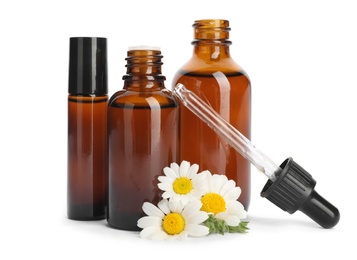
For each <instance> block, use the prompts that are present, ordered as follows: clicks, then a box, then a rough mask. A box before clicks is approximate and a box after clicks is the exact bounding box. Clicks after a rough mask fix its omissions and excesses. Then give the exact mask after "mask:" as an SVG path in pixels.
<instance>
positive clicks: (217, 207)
mask: <svg viewBox="0 0 357 260" xmlns="http://www.w3.org/2000/svg"><path fill="white" fill-rule="evenodd" d="M202 174H206V176H207V179H206V181H207V186H206V188H207V190H206V191H205V193H204V195H203V196H202V197H201V202H202V208H201V210H203V211H206V212H208V213H211V214H214V217H215V218H216V219H220V220H224V221H225V222H226V223H227V225H229V226H238V225H239V223H240V222H241V219H244V218H246V217H247V212H246V211H245V210H244V207H243V205H242V204H241V203H240V202H239V201H237V199H238V198H239V196H240V194H241V189H240V187H236V183H235V181H233V180H228V178H227V177H226V176H225V175H219V174H213V175H212V174H211V173H210V172H209V171H204V172H202Z"/></svg>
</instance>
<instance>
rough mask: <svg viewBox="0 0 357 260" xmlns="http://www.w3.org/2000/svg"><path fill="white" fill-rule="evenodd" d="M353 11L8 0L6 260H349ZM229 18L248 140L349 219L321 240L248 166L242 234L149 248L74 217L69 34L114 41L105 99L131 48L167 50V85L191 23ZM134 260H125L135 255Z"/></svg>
mask: <svg viewBox="0 0 357 260" xmlns="http://www.w3.org/2000/svg"><path fill="white" fill-rule="evenodd" d="M356 11H357V8H356V5H355V3H354V2H353V1H346V0H336V1H328V0H327V1H326V0H325V1H313V0H310V1H303V0H299V1H278V0H270V1H264V0H262V1H254V0H253V1H240V0H235V1H224V0H221V1H210V0H206V1H201V0H199V1H197V0H195V1H182V0H181V1H167V0H166V1H154V0H152V1H141V0H140V1H139V0H136V1H135V0H132V1H106V0H101V1H91V0H86V1H74V0H73V1H38V0H32V1H15V0H14V1H2V2H1V4H0V29H1V34H0V37H1V38H0V53H1V54H0V73H1V74H0V75H1V77H0V82H1V83H0V87H1V88H0V90H1V102H0V118H1V121H0V122H1V135H0V151H1V157H0V239H1V242H0V258H1V259H100V258H101V259H123V257H124V256H123V255H127V256H126V257H128V256H129V257H135V259H136V257H137V259H139V258H140V259H146V258H150V259H151V258H153V257H158V258H159V257H160V259H195V258H196V259H197V258H198V257H199V258H200V259H204V258H205V259H224V258H228V257H229V258H231V259H259V258H258V257H264V259H301V258H304V259H314V258H319V259H323V258H326V257H330V258H329V259H333V258H336V257H341V256H349V257H348V259H355V257H356V256H357V253H356V248H355V235H356V231H357V230H356V219H355V216H356V214H355V213H356V198H357V195H356V185H357V184H356V181H357V178H356V174H357V172H356V167H355V162H356V155H357V154H356V151H355V147H356V145H357V138H356V133H357V127H356V125H357V124H356V111H357V105H356V91H355V89H356V87H357V77H356V76H357V65H356V64H357V37H356V34H357V15H356V13H357V12H356ZM206 18H223V19H228V20H229V21H230V26H231V28H232V31H231V34H230V35H231V40H232V41H233V45H232V46H231V54H232V56H233V57H234V59H235V60H236V61H237V62H238V63H239V64H240V65H241V66H242V67H243V68H244V69H245V70H246V72H247V73H248V74H249V76H250V79H251V82H252V89H253V99H252V109H253V118H252V129H253V133H252V140H253V143H254V144H255V145H256V146H257V147H258V148H260V149H261V150H262V151H264V152H265V153H266V154H268V155H270V157H272V158H273V159H274V160H276V162H277V163H280V162H281V161H283V160H284V159H285V158H286V157H289V156H292V157H293V158H294V159H295V160H296V161H297V162H298V163H299V164H301V165H302V166H303V167H304V168H305V169H306V170H308V171H309V172H310V173H311V174H312V175H313V176H314V178H315V179H316V180H317V186H316V190H317V191H318V192H319V193H320V194H322V195H323V196H324V197H325V198H326V199H328V200H330V201H331V202H332V203H333V204H335V205H336V206H337V207H338V208H339V209H340V212H341V221H340V223H339V224H338V225H337V226H336V227H335V228H333V229H329V230H325V229H322V228H320V227H319V226H318V225H317V224H315V223H314V222H312V221H311V220H310V219H308V218H307V217H306V216H305V215H303V214H302V213H300V212H297V213H295V214H293V215H290V214H288V213H286V212H283V211H281V210H280V209H278V208H276V207H275V206H274V205H272V204H271V203H270V202H268V201H267V200H266V199H263V198H261V197H260V195H259V194H260V191H261V189H262V188H263V186H264V184H265V182H266V177H265V176H264V175H261V174H260V173H258V172H257V171H256V170H255V168H252V201H251V206H250V208H249V221H250V224H249V227H250V232H249V233H248V234H245V235H242V234H226V235H224V236H221V235H213V236H209V237H206V238H197V239H188V240H186V241H183V242H172V243H171V242H153V241H148V240H144V239H140V238H139V236H138V233H135V232H125V231H119V230H114V229H111V228H109V227H108V226H107V225H106V221H98V222H78V221H70V220H68V219H67V217H66V170H67V168H66V167H67V136H66V134H67V86H68V54H69V49H68V48H69V37H72V36H101V37H107V38H108V56H109V89H110V95H111V94H113V93H114V92H115V91H117V90H119V89H121V88H122V79H121V77H122V75H123V74H124V73H125V67H124V65H125V61H124V59H125V57H126V51H127V48H128V46H131V45H143V44H144V45H156V46H160V47H161V50H162V52H163V55H164V60H163V61H164V67H163V73H164V74H165V75H166V77H167V81H166V87H167V88H171V80H172V77H173V75H174V73H175V72H176V71H177V69H178V68H179V67H180V66H181V65H182V64H183V63H185V62H186V61H187V60H188V58H189V57H190V56H191V54H192V46H191V44H190V43H191V40H192V36H193V30H192V27H191V26H192V24H193V22H194V20H197V19H206ZM127 253H128V254H129V255H128V254H127Z"/></svg>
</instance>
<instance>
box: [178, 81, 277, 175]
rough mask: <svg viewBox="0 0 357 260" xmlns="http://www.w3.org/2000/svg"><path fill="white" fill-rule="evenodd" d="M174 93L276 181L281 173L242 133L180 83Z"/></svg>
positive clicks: (260, 169)
mask: <svg viewBox="0 0 357 260" xmlns="http://www.w3.org/2000/svg"><path fill="white" fill-rule="evenodd" d="M173 93H174V94H175V95H176V96H177V97H178V98H179V99H180V100H181V102H182V103H183V105H184V106H185V107H187V108H188V109H189V110H190V111H191V112H192V113H194V114H195V115H196V116H197V117H198V118H200V119H201V120H202V121H204V122H205V123H206V124H207V125H208V126H209V127H210V128H211V129H212V130H214V131H215V132H216V133H217V134H218V135H219V136H220V137H221V138H223V139H224V140H225V141H226V142H227V143H228V144H230V145H231V146H232V147H233V148H234V149H235V150H236V151H237V152H239V153H240V154H241V155H242V156H243V157H244V158H245V159H247V160H248V161H250V162H251V163H252V164H253V165H254V166H255V167H256V168H257V169H258V170H259V171H261V172H262V173H264V174H265V175H266V176H267V177H268V178H269V179H270V180H271V181H275V180H276V178H277V174H278V173H279V172H280V171H281V169H280V167H279V166H278V165H276V164H275V163H274V162H273V161H272V160H271V159H270V158H268V157H267V156H266V155H265V154H263V153H262V152H261V151H259V150H258V149H257V148H256V147H255V146H254V145H253V144H252V143H251V142H250V141H249V140H248V139H247V138H246V137H245V136H244V135H243V134H242V133H240V132H239V131H238V130H237V129H236V128H234V127H233V126H232V125H231V124H229V123H228V122H227V121H226V120H225V119H224V118H222V117H221V116H220V115H219V114H218V113H217V112H216V111H215V110H213V108H212V107H210V106H209V105H207V104H206V103H205V102H204V101H202V99H200V98H199V97H198V96H197V95H196V94H195V93H193V92H192V91H190V90H188V89H186V87H185V86H184V85H183V84H180V83H178V84H177V85H176V86H175V88H174V90H173Z"/></svg>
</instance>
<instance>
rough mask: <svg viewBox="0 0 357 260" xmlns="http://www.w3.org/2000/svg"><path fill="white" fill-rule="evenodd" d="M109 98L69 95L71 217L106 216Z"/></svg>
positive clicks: (69, 198)
mask: <svg viewBox="0 0 357 260" xmlns="http://www.w3.org/2000/svg"><path fill="white" fill-rule="evenodd" d="M107 101H108V97H107V95H103V96H95V95H86V96H78V95H69V96H68V218H70V219H75V220H96V219H105V217H106V197H107V188H106V187H107V105H108V102H107Z"/></svg>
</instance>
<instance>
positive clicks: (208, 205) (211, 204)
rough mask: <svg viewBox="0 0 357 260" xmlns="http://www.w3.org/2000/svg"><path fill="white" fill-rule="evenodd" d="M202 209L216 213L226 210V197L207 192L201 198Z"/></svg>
mask: <svg viewBox="0 0 357 260" xmlns="http://www.w3.org/2000/svg"><path fill="white" fill-rule="evenodd" d="M201 202H202V208H201V210H202V211H206V212H208V213H210V212H212V213H214V214H215V215H216V214H218V213H220V212H224V211H226V202H225V200H224V198H223V197H222V196H221V195H219V194H217V193H207V194H205V195H204V196H203V197H202V198H201Z"/></svg>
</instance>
